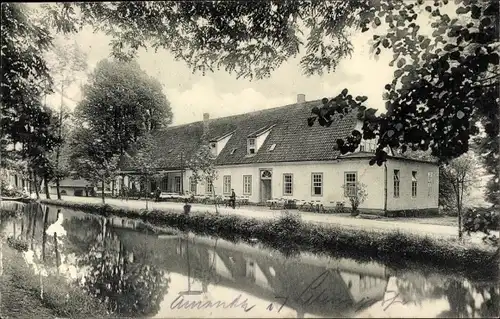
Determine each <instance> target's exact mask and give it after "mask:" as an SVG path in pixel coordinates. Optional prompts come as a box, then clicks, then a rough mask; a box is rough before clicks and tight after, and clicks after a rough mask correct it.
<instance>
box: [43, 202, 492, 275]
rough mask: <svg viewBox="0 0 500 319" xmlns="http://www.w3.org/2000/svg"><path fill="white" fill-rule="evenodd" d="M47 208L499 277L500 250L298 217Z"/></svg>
mask: <svg viewBox="0 0 500 319" xmlns="http://www.w3.org/2000/svg"><path fill="white" fill-rule="evenodd" d="M41 202H42V203H43V204H49V205H57V206H62V207H68V208H71V209H75V210H81V211H84V212H88V213H94V214H99V215H101V216H106V217H107V216H111V215H115V216H119V217H127V218H139V219H142V220H143V221H145V222H148V223H151V224H153V225H156V226H169V227H175V228H178V229H180V230H182V231H192V232H194V233H196V234H199V235H206V236H217V237H220V238H223V239H227V240H231V241H237V240H243V241H246V242H253V241H254V240H255V239H258V240H259V241H260V242H262V243H263V244H265V245H267V246H270V247H272V248H275V249H277V250H280V251H282V252H284V253H287V254H293V253H296V252H298V251H300V250H302V251H310V252H314V253H324V252H325V251H328V252H329V253H334V256H335V257H348V258H353V257H354V258H356V259H360V260H364V261H369V260H377V261H382V262H384V263H386V264H388V265H391V264H392V265H395V264H396V265H402V264H404V265H406V264H407V263H408V262H418V263H420V264H424V265H429V266H433V267H436V268H441V269H443V268H445V269H446V270H447V271H450V270H453V271H456V272H460V273H464V274H468V275H471V273H481V272H483V273H486V272H487V273H488V275H492V276H495V275H496V273H498V271H499V267H498V259H499V258H498V257H499V249H493V248H483V247H479V246H476V245H467V246H465V245H463V244H460V243H459V242H457V241H453V240H446V239H442V238H440V239H434V238H430V237H427V236H418V235H414V234H405V233H401V232H375V231H366V230H359V229H352V228H348V227H339V226H335V225H322V224H313V223H307V222H303V221H302V220H301V218H300V215H299V214H297V213H293V214H292V213H288V212H287V213H285V214H283V215H282V216H281V218H278V219H273V220H259V219H255V218H244V217H239V216H234V215H215V214H211V213H192V214H190V215H184V214H182V213H177V212H167V211H161V210H152V211H146V210H134V209H123V208H118V207H113V206H110V205H107V204H105V205H102V204H81V203H72V202H65V201H58V200H42V201H41Z"/></svg>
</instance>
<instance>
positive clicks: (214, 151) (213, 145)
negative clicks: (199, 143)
mask: <svg viewBox="0 0 500 319" xmlns="http://www.w3.org/2000/svg"><path fill="white" fill-rule="evenodd" d="M210 151H211V152H212V155H214V156H217V143H213V142H212V143H210Z"/></svg>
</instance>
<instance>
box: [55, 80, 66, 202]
mask: <svg viewBox="0 0 500 319" xmlns="http://www.w3.org/2000/svg"><path fill="white" fill-rule="evenodd" d="M63 104H64V81H63V82H62V83H61V109H60V110H59V127H58V132H57V133H58V134H57V135H58V137H59V140H61V138H62V126H63V122H62V120H63ZM60 158H61V145H58V146H57V147H56V169H57V170H59V161H60V160H59V159H60ZM56 188H57V199H61V191H60V187H59V177H58V176H56Z"/></svg>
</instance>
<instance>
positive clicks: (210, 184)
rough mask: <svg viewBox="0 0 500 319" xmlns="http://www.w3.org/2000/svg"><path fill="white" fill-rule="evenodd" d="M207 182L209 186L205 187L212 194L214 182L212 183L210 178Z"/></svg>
mask: <svg viewBox="0 0 500 319" xmlns="http://www.w3.org/2000/svg"><path fill="white" fill-rule="evenodd" d="M206 183H207V184H206V185H207V187H205V189H206V191H207V193H209V194H212V192H213V188H214V184H213V183H212V181H211V180H210V179H209V178H207V181H206Z"/></svg>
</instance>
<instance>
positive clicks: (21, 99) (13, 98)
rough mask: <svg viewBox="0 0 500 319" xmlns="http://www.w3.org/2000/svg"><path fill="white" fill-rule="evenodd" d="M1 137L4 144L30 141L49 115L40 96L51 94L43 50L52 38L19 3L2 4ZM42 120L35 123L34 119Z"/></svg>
mask: <svg viewBox="0 0 500 319" xmlns="http://www.w3.org/2000/svg"><path fill="white" fill-rule="evenodd" d="M1 11H2V13H1V14H2V31H1V36H2V48H1V59H2V66H1V68H2V77H1V103H0V104H1V112H2V117H1V120H0V121H1V136H2V146H3V147H2V151H3V152H4V151H5V147H7V145H9V144H10V145H12V144H15V143H26V142H27V141H28V140H30V141H33V140H34V139H36V138H37V137H36V136H33V128H34V127H37V128H38V129H42V127H41V126H42V125H44V123H45V124H47V123H48V122H47V121H46V120H47V118H48V117H50V115H48V114H45V110H44V109H43V108H42V103H41V97H42V95H44V94H49V93H51V90H50V85H51V77H50V75H49V72H48V69H47V66H46V63H45V60H44V59H43V56H42V55H43V52H44V51H46V50H47V49H48V48H49V46H50V44H51V41H52V37H51V36H50V34H49V32H48V31H47V30H46V29H44V28H43V27H41V26H39V25H36V24H34V23H33V22H32V21H30V20H29V19H28V15H27V12H26V8H25V7H24V6H23V5H22V4H15V3H2V10H1ZM39 120H40V121H45V122H43V123H42V122H37V121H39Z"/></svg>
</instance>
